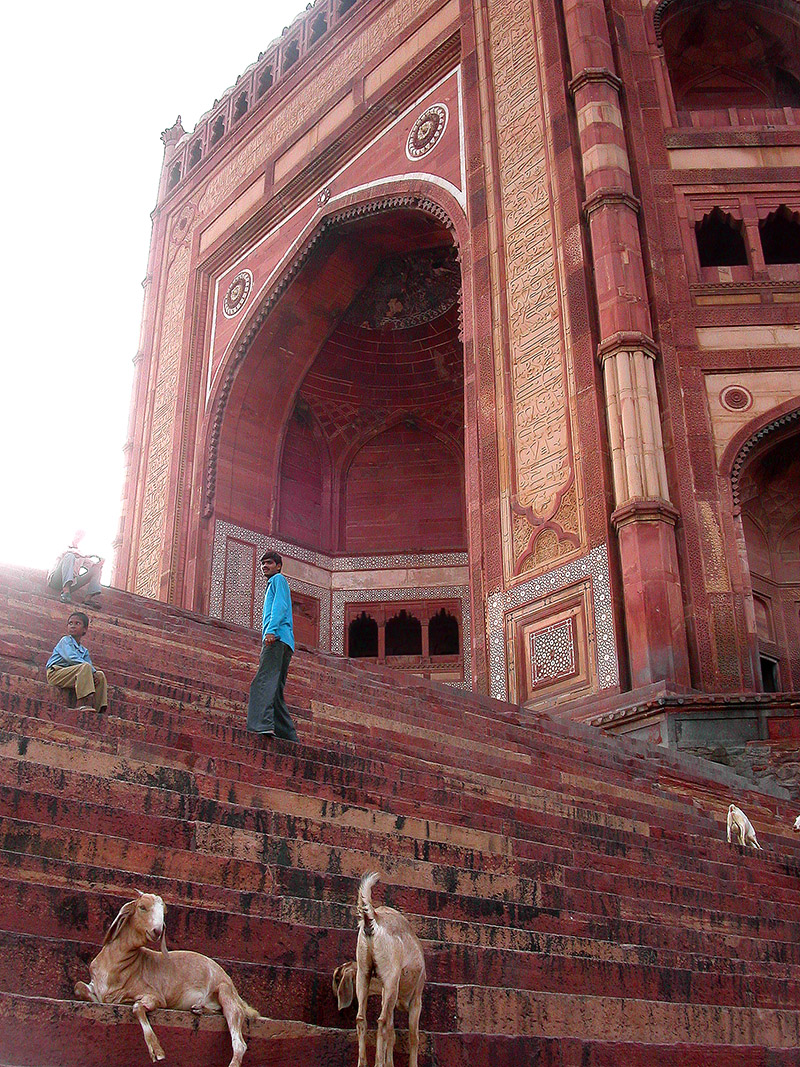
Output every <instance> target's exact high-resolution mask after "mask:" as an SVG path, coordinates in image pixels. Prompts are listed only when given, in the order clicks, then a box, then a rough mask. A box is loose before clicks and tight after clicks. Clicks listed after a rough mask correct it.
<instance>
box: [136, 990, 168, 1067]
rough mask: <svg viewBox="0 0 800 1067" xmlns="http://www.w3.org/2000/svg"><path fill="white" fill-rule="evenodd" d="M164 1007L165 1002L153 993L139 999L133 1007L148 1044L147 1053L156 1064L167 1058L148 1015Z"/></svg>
mask: <svg viewBox="0 0 800 1067" xmlns="http://www.w3.org/2000/svg"><path fill="white" fill-rule="evenodd" d="M164 1006H165V1005H164V1002H163V1001H161V1000H159V999H158V998H157V997H155V996H154V995H153V994H152V993H145V995H144V996H143V997H139V999H138V1000H137V1001H136V1003H135V1004H134V1005H133V1014H134V1015H135V1016H136V1018H137V1019H138V1020H139V1025H140V1026H141V1028H142V1033H143V1034H144V1039H145V1041H146V1042H147V1051H148V1052H149V1053H150V1059H151V1060H152V1061H153V1063H155V1062H156V1060H163V1059H166V1056H165V1055H164V1050H163V1048H162V1047H161V1044H160V1043H159V1040H158V1038H157V1037H156V1035H155V1031H154V1030H153V1027H152V1026H151V1025H150V1020H149V1019H148V1018H147V1013H148V1011H153V1010H154V1009H155V1008H163V1007H164Z"/></svg>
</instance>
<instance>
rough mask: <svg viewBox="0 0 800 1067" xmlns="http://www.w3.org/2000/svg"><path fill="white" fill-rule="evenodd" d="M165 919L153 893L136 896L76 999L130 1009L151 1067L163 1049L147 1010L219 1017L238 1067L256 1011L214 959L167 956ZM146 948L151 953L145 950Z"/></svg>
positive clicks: (121, 912) (233, 1064)
mask: <svg viewBox="0 0 800 1067" xmlns="http://www.w3.org/2000/svg"><path fill="white" fill-rule="evenodd" d="M137 892H138V890H137ZM165 920H166V908H165V907H164V901H163V900H162V899H161V897H158V896H155V895H154V894H153V893H140V894H139V896H138V897H137V898H136V900H129V901H128V903H127V904H123V905H122V907H121V908H120V910H119V912H118V913H117V917H116V918H115V919H114V921H113V922H112V924H111V926H110V927H109V929H108V933H107V934H106V936H105V940H104V941H103V947H102V949H101V950H100V952H99V953H98V954H97V955H96V956H95V958H94V959H93V960H92V962H91V963H90V964H89V974H90V975H91V981H90V982H89V984H88V985H87V984H86V983H85V982H78V983H77V985H76V986H75V996H76V997H78V999H79V1000H90V1001H93V1002H94V1003H95V1004H132V1005H133V1014H134V1015H135V1016H136V1018H137V1019H138V1020H139V1023H140V1025H141V1027H142V1032H143V1033H144V1039H145V1041H146V1042H147V1048H148V1051H149V1053H150V1059H151V1060H152V1061H153V1062H154V1063H155V1061H156V1060H163V1059H164V1050H163V1049H162V1047H161V1045H160V1043H159V1040H158V1038H157V1037H156V1035H155V1033H154V1032H153V1028H152V1026H151V1025H150V1021H149V1019H148V1018H147V1013H148V1012H149V1011H153V1010H155V1009H156V1008H173V1009H177V1010H178V1011H192V1012H194V1013H195V1014H196V1015H201V1014H202V1013H203V1012H211V1013H214V1014H219V1013H220V1012H222V1014H223V1015H224V1016H225V1021H226V1023H227V1024H228V1030H229V1031H230V1034H231V1043H232V1045H233V1059H232V1060H231V1062H230V1064H229V1065H228V1067H241V1063H242V1056H244V1054H245V1052H246V1051H247V1045H246V1044H245V1042H244V1039H243V1038H242V1026H243V1024H244V1022H245V1020H250V1019H258V1018H259V1017H260V1016H259V1014H258V1012H257V1011H256V1010H255V1008H251V1007H250V1005H249V1004H246V1003H245V1002H244V1001H243V1000H242V998H241V997H240V996H239V994H238V993H237V992H236V986H235V985H234V984H233V982H232V980H231V978H230V977H229V976H228V974H227V973H226V972H225V971H224V970H223V969H222V967H220V965H219V964H218V963H215V962H214V960H211V959H209V958H208V956H202V955H201V954H200V953H199V952H169V951H167V941H166V925H165ZM148 944H150V945H154V946H156V948H155V949H150V948H146V947H145V946H146V945H148Z"/></svg>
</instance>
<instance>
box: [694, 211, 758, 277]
mask: <svg viewBox="0 0 800 1067" xmlns="http://www.w3.org/2000/svg"><path fill="white" fill-rule="evenodd" d="M694 230H695V236H696V238H697V251H698V254H699V256H700V266H701V267H746V266H747V249H746V248H745V243H744V237H743V236H742V224H741V222H738V221H737V220H736V219H734V218H732V217H731V216H730V215H728V214H727V213H726V212H724V211H721V210H720V208H718V207H715V208H714V210H713V211H711V212H710V213H709V214H708V215H706V216H705V217H704V218H703V219H702V221H701V222H698V223H696V224H695V228H694Z"/></svg>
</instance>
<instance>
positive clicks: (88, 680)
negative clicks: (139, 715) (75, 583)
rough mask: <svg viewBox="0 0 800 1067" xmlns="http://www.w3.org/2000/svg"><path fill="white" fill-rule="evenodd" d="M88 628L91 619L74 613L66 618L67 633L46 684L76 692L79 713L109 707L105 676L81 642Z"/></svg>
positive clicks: (55, 651) (50, 662)
mask: <svg viewBox="0 0 800 1067" xmlns="http://www.w3.org/2000/svg"><path fill="white" fill-rule="evenodd" d="M88 629H89V616H88V615H87V614H86V613H85V612H83V611H73V613H72V614H71V615H70V617H69V618H68V619H67V633H66V634H65V636H64V637H62V638H61V640H60V641H59V642H58V644H57V645H56V647H55V648H54V649H53V652H52V654H51V656H50V659H49V660H48V661H47V665H46V670H47V681H48V683H49V684H50V685H55V686H57V687H58V688H59V689H74V690H75V696H76V697H77V698H78V704H79V705H80V707H79V708H78V711H105V710H106V709H107V708H108V695H107V693H108V687H107V685H106V676H105V675H104V674H103V672H102V671H98V670H97V669H96V668H95V667H94V666H92V657H91V656H90V655H89V649H88V648H85V647H84V646H83V645H82V644H81V641H82V640H83V637H84V635H85V634H86V631H87V630H88Z"/></svg>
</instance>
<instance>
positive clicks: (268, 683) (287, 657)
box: [247, 641, 297, 741]
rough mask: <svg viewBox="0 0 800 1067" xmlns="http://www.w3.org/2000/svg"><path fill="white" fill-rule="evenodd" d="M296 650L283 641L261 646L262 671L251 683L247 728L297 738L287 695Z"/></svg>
mask: <svg viewBox="0 0 800 1067" xmlns="http://www.w3.org/2000/svg"><path fill="white" fill-rule="evenodd" d="M291 659H292V650H291V649H290V648H289V646H288V645H287V644H284V642H283V641H272V642H270V644H268V645H262V646H261V655H260V657H259V660H258V671H257V672H256V676H255V678H254V679H253V681H252V684H251V686H250V699H249V700H248V703H247V729H248V730H250V731H251V732H252V733H254V734H267V733H271V732H272V731H273V730H274V731H275V736H276V737H283V738H285V739H286V740H287V741H296V740H297V731H296V730H295V728H294V722H293V721H292V717H291V715H290V714H289V709H288V708H287V707H286V701H285V700H284V699H283V687H284V686H285V685H286V675H287V674H288V673H289V663H290V662H291Z"/></svg>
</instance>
